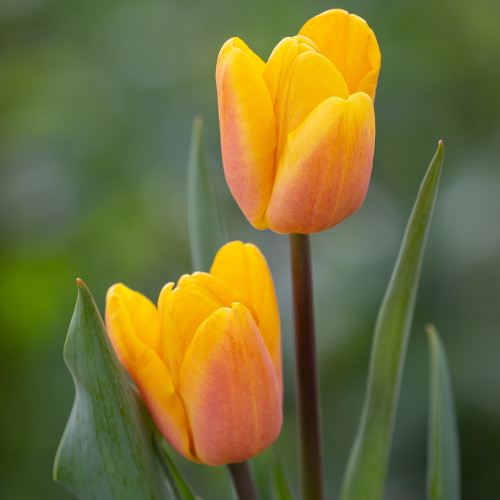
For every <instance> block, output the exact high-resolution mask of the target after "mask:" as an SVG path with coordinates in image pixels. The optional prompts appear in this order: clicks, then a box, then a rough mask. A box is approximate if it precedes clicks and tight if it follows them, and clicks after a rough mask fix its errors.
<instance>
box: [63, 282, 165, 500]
mask: <svg viewBox="0 0 500 500" xmlns="http://www.w3.org/2000/svg"><path fill="white" fill-rule="evenodd" d="M77 283H78V299H77V302H76V307H75V312H74V314H73V318H72V320H71V324H70V327H69V331H68V336H67V338H66V343H65V345H64V353H63V355H64V360H65V362H66V365H67V366H68V369H69V371H70V372H71V375H72V377H73V381H74V383H75V390H76V395H75V401H74V403H73V408H72V411H71V415H70V417H69V420H68V423H67V424H66V429H65V430H64V434H63V437H62V439H61V442H60V444H59V448H58V450H57V455H56V459H55V463H54V479H55V481H57V482H59V483H61V484H62V485H63V486H65V487H66V488H67V489H69V490H70V491H71V492H72V493H74V494H75V495H76V496H77V497H79V498H84V499H85V500H93V499H96V500H101V499H103V498H122V499H136V498H144V499H151V500H153V499H155V500H156V499H166V498H170V495H168V492H167V483H166V480H165V477H164V476H163V474H162V471H161V468H160V466H159V464H158V462H157V461H156V457H155V454H154V451H153V447H152V443H151V441H150V439H149V438H148V432H147V429H146V426H145V423H144V421H143V419H142V418H141V411H140V408H139V405H138V404H137V402H136V400H135V397H134V394H133V392H132V390H131V388H130V384H129V382H128V379H127V376H126V374H125V372H124V370H123V368H122V366H121V365H120V363H119V361H118V359H117V358H116V355H115V353H114V351H113V348H112V347H111V343H110V341H109V339H108V336H107V334H106V330H105V327H104V324H103V322H102V319H101V317H100V315H99V311H98V310H97V307H96V305H95V303H94V300H93V298H92V296H91V294H90V292H89V290H88V289H87V287H86V286H85V285H84V283H83V282H82V281H81V280H77Z"/></svg>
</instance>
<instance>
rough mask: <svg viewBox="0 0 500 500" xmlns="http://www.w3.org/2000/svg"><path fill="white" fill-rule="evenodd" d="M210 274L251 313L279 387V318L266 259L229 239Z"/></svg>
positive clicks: (250, 245) (219, 252)
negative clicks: (238, 296) (230, 289)
mask: <svg viewBox="0 0 500 500" xmlns="http://www.w3.org/2000/svg"><path fill="white" fill-rule="evenodd" d="M210 274H212V275H213V276H215V277H216V278H218V279H220V280H221V281H224V282H225V283H228V284H229V285H231V286H232V287H234V288H235V289H236V290H238V291H239V292H240V293H241V294H242V296H243V303H244V304H245V306H247V308H248V309H250V310H251V311H252V312H255V314H254V317H255V316H256V318H255V321H256V323H257V326H258V328H259V331H260V334H261V335H262V338H263V339H264V343H265V345H266V348H267V350H268V352H269V354H270V355H271V359H272V360H273V364H274V367H275V370H276V375H277V376H278V380H279V383H280V387H282V368H281V366H282V365H281V334H280V318H279V310H278V303H277V300H276V294H275V292H274V284H273V279H272V277H271V273H270V272H269V267H268V266H267V262H266V259H265V258H264V256H263V255H262V253H261V252H260V250H259V249H258V248H257V247H256V246H255V245H252V244H249V243H247V244H243V243H242V242H241V241H232V242H231V243H228V244H227V245H224V246H223V247H222V248H221V249H220V250H219V251H218V252H217V255H216V256H215V259H214V263H213V264H212V268H211V270H210Z"/></svg>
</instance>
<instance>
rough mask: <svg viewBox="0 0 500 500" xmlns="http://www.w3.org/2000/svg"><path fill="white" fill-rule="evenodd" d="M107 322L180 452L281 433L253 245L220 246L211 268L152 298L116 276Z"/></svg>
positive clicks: (257, 447) (269, 306)
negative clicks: (151, 299)
mask: <svg viewBox="0 0 500 500" xmlns="http://www.w3.org/2000/svg"><path fill="white" fill-rule="evenodd" d="M106 325H107V329H108V334H109V337H110V339H111V342H112V344H113V347H114V349H115V352H116V354H117V356H118V358H119V359H120V361H121V363H122V364H123V365H124V366H125V368H126V369H127V371H128V373H129V375H130V376H131V378H132V379H133V380H134V382H135V384H136V386H137V388H138V389H139V392H140V394H141V396H142V399H143V400H144V403H145V404H146V406H147V408H148V410H149V412H150V414H151V416H152V418H153V420H154V421H155V423H156V425H157V427H158V429H159V430H160V432H161V433H162V434H163V436H164V437H165V439H166V440H167V441H168V442H169V443H170V444H171V445H172V447H173V448H175V449H176V450H177V451H178V452H179V453H181V454H182V455H184V456H185V457H186V458H188V459H190V460H193V461H195V462H202V463H205V464H208V465H221V464H226V463H233V462H241V461H243V460H246V459H248V458H250V457H252V456H254V455H257V454H258V453H260V452H262V451H263V450H264V449H266V448H267V447H268V446H269V445H270V444H271V443H272V442H273V441H274V440H275V439H276V438H277V437H278V434H279V432H280V429H281V422H282V399H283V386H282V369H281V343H280V324H279V313H278V307H277V302H276V297H275V293H274V286H273V282H272V278H271V275H270V273H269V269H268V267H267V264H266V261H265V259H264V257H263V255H262V254H261V253H260V251H259V250H258V249H257V247H255V246H254V245H250V244H246V245H244V244H243V243H241V242H232V243H229V244H227V245H225V246H224V247H222V248H221V249H220V250H219V252H218V253H217V255H216V257H215V260H214V263H213V265H212V268H211V270H210V273H209V274H208V273H194V274H192V275H184V276H182V277H181V279H180V280H179V282H178V283H177V286H176V287H175V288H174V284H173V283H168V284H167V285H165V286H164V287H163V289H162V291H161V293H160V297H159V300H158V307H155V306H154V305H153V304H152V303H151V302H150V301H149V300H148V299H147V298H146V297H144V296H143V295H141V294H140V293H138V292H135V291H133V290H130V289H129V288H127V287H126V286H124V285H122V284H117V285H114V286H112V287H111V288H110V289H109V291H108V294H107V300H106Z"/></svg>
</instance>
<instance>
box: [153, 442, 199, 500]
mask: <svg viewBox="0 0 500 500" xmlns="http://www.w3.org/2000/svg"><path fill="white" fill-rule="evenodd" d="M154 445H155V449H156V452H157V454H158V457H159V458H160V464H161V465H162V467H163V470H164V472H165V475H166V476H167V477H168V479H169V484H170V487H171V491H172V494H173V497H174V499H175V500H201V499H200V497H198V496H195V495H194V493H193V492H192V491H191V489H190V487H189V485H188V484H187V483H186V481H185V480H184V478H183V477H182V475H181V473H180V472H179V470H178V469H177V467H176V466H175V463H174V461H173V460H172V459H171V458H170V456H169V454H168V451H167V449H166V443H165V441H164V440H163V438H161V437H160V436H159V435H158V433H155V437H154Z"/></svg>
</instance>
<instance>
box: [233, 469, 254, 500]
mask: <svg viewBox="0 0 500 500" xmlns="http://www.w3.org/2000/svg"><path fill="white" fill-rule="evenodd" d="M227 467H228V469H229V472H230V473H231V478H232V479H233V484H234V487H235V488H236V493H238V498H239V500H259V496H258V495H257V490H256V488H255V484H254V482H253V479H252V474H251V472H250V467H249V465H248V462H239V463H235V464H228V466H227Z"/></svg>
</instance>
